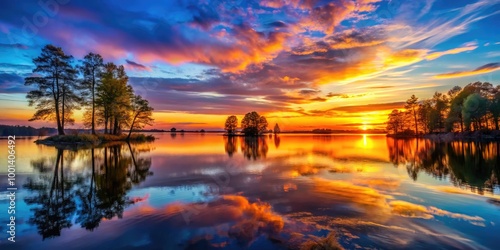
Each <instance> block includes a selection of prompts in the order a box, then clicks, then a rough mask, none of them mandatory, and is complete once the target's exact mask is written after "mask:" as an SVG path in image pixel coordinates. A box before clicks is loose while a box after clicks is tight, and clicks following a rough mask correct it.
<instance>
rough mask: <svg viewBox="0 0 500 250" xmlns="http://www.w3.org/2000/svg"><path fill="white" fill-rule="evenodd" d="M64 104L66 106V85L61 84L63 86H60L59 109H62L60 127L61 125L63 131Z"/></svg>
mask: <svg viewBox="0 0 500 250" xmlns="http://www.w3.org/2000/svg"><path fill="white" fill-rule="evenodd" d="M65 106H66V87H65V86H64V85H63V87H62V105H61V109H62V112H61V114H62V119H61V127H62V129H63V131H64V122H65V121H66V114H65V112H64V110H65Z"/></svg>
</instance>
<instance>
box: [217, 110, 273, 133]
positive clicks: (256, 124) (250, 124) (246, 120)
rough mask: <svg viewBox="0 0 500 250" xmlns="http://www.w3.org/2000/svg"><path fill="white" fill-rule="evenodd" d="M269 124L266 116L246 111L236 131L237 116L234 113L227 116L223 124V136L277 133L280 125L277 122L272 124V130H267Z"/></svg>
mask: <svg viewBox="0 0 500 250" xmlns="http://www.w3.org/2000/svg"><path fill="white" fill-rule="evenodd" d="M268 126H269V124H268V123H267V119H266V117H264V116H262V115H259V113H257V112H255V111H252V112H250V113H247V114H246V115H245V116H244V117H243V119H242V120H241V131H238V118H237V117H236V116H235V115H231V116H228V117H227V119H226V122H225V124H224V130H225V131H226V133H224V134H223V135H224V136H245V137H256V136H263V135H265V134H266V133H269V134H272V133H273V132H274V134H279V133H280V127H279V125H278V124H276V125H275V126H274V131H273V130H268Z"/></svg>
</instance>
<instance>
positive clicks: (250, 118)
mask: <svg viewBox="0 0 500 250" xmlns="http://www.w3.org/2000/svg"><path fill="white" fill-rule="evenodd" d="M267 126H268V124H267V120H266V118H265V117H264V116H260V115H259V114H258V113H257V112H255V111H253V112H250V113H247V114H246V115H245V117H244V118H243V120H241V129H242V131H243V133H245V135H260V134H263V133H265V132H266V131H267Z"/></svg>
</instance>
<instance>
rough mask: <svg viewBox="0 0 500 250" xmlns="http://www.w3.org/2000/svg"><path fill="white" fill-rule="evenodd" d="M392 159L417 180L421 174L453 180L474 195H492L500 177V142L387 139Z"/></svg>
mask: <svg viewBox="0 0 500 250" xmlns="http://www.w3.org/2000/svg"><path fill="white" fill-rule="evenodd" d="M387 146H388V148H389V154H390V155H389V158H390V160H391V162H392V163H393V164H394V165H395V166H404V167H406V169H407V171H408V175H409V176H410V177H411V178H412V179H413V180H415V181H416V180H417V179H418V176H419V173H420V172H422V171H423V172H425V173H427V174H430V175H432V176H434V177H436V178H438V179H443V178H449V179H450V181H451V182H452V183H453V184H454V185H456V186H460V187H467V188H470V189H471V190H472V191H473V192H477V193H479V194H484V192H485V191H486V192H490V193H492V192H493V190H494V188H495V187H496V186H498V184H499V178H500V174H499V173H500V172H499V171H500V170H499V169H500V142H451V143H444V142H431V141H429V140H423V139H418V140H417V139H412V140H401V139H399V140H398V139H393V138H388V139H387Z"/></svg>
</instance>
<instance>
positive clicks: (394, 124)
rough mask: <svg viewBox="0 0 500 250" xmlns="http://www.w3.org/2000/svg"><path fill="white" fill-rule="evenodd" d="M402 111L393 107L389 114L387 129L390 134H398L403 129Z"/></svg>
mask: <svg viewBox="0 0 500 250" xmlns="http://www.w3.org/2000/svg"><path fill="white" fill-rule="evenodd" d="M403 126H404V113H403V112H400V111H399V110H397V109H394V110H393V111H392V112H391V113H390V114H389V119H388V121H387V131H388V132H389V133H392V134H395V135H397V134H399V133H401V132H403V130H404V127H403Z"/></svg>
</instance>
